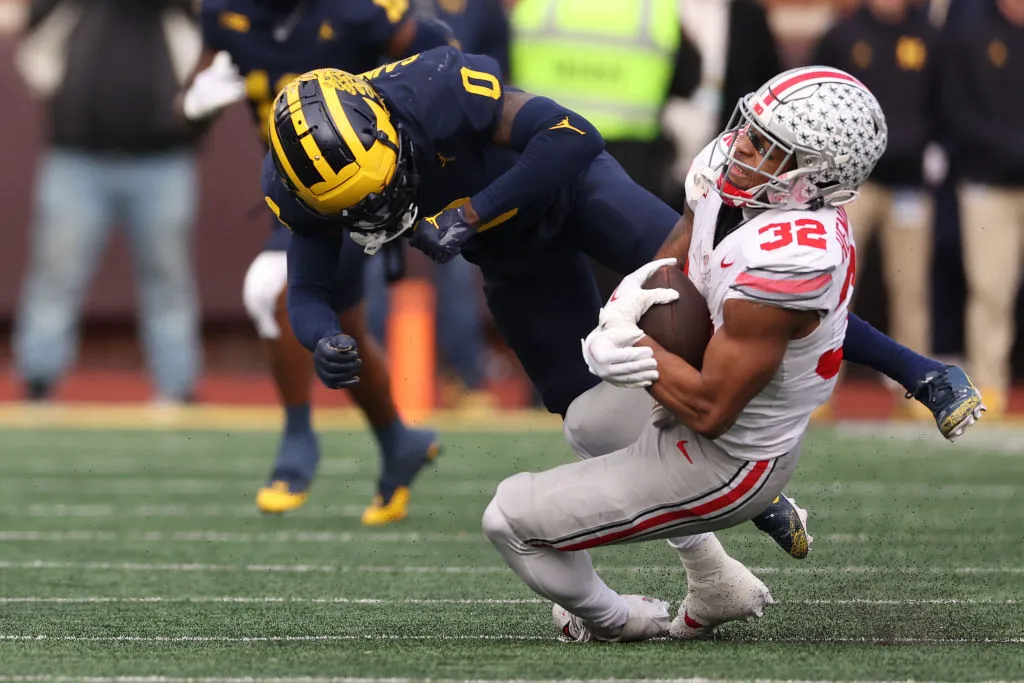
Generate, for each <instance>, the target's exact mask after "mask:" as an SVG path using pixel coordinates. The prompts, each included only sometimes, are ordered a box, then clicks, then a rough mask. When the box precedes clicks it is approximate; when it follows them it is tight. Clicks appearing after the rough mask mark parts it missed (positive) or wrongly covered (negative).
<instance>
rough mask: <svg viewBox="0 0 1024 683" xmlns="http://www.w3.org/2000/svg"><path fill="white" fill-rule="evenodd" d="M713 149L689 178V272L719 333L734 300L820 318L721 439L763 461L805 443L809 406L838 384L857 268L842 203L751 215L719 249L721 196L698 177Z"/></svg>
mask: <svg viewBox="0 0 1024 683" xmlns="http://www.w3.org/2000/svg"><path fill="white" fill-rule="evenodd" d="M712 144H714V143H712ZM708 153H710V145H709V146H708V148H706V149H705V150H704V152H702V153H701V154H700V155H698V157H697V159H695V160H694V165H693V167H691V169H690V174H689V176H688V177H687V192H688V203H689V204H690V206H691V208H692V209H693V212H694V218H693V237H692V239H691V241H690V251H689V254H688V259H687V274H688V275H689V277H690V279H691V280H692V281H693V283H694V284H695V285H696V286H697V289H698V290H699V291H700V293H701V294H703V295H704V298H705V299H706V300H707V303H708V310H709V311H710V312H711V317H712V319H713V321H714V324H715V330H718V328H719V327H721V326H722V324H723V310H724V307H725V302H726V301H728V300H729V299H746V300H748V301H754V302H757V303H761V304H768V305H772V306H780V307H782V308H792V309H797V310H810V311H818V312H819V313H820V315H821V322H820V324H819V325H818V327H817V328H816V329H815V330H814V332H812V333H811V334H810V335H808V336H807V337H804V338H803V339H796V340H791V341H790V342H789V346H788V348H787V349H786V353H785V356H784V357H783V360H782V365H781V366H780V367H779V370H778V372H776V373H775V376H774V377H773V378H772V380H771V381H770V382H769V383H768V385H767V386H766V387H765V388H764V389H763V390H762V391H761V393H759V394H758V395H757V396H755V397H754V398H753V399H752V400H751V401H750V403H748V404H747V406H746V407H745V408H744V409H743V412H742V413H740V416H739V419H737V420H736V423H735V424H734V425H733V426H732V427H731V428H730V429H729V431H727V432H726V433H725V434H723V435H722V436H720V437H719V438H718V439H716V440H715V443H716V444H717V445H719V446H720V447H722V448H723V449H724V450H725V451H726V452H727V453H729V454H730V455H731V456H733V457H735V458H742V459H745V460H765V459H768V458H774V457H776V456H780V455H783V454H784V453H787V452H789V451H790V450H791V449H792V448H794V447H795V446H796V445H797V444H798V442H799V441H800V439H801V437H802V436H803V433H804V431H805V430H806V428H807V423H808V422H809V420H810V417H811V413H812V412H813V411H814V410H815V409H817V408H818V407H819V406H821V405H822V404H823V403H824V402H825V401H827V400H828V398H829V397H830V396H831V394H832V391H833V389H834V388H835V385H836V376H837V375H838V373H839V365H840V362H841V361H842V349H843V340H844V338H845V336H846V317H847V305H848V303H849V301H850V296H851V295H852V293H853V279H854V274H855V268H856V254H855V248H854V243H853V236H852V233H851V232H850V228H849V223H848V221H847V218H846V211H845V210H844V209H842V208H841V207H840V208H832V207H825V208H822V209H819V210H817V211H806V210H780V209H771V210H767V211H761V212H758V213H754V214H753V215H752V217H750V218H749V220H747V221H746V222H745V223H742V224H741V225H740V226H739V227H737V228H735V229H734V230H733V231H732V232H730V233H729V234H728V235H726V236H725V237H724V238H723V239H722V241H721V242H720V243H719V244H718V246H715V244H714V239H715V227H716V224H717V220H718V215H719V211H720V210H721V209H722V206H723V201H722V198H721V196H719V195H718V194H717V193H716V192H714V191H713V190H710V189H707V190H706V191H704V192H702V188H707V185H706V184H705V185H703V186H702V185H701V184H700V183H699V182H697V180H698V179H697V178H696V177H695V174H696V173H698V172H699V169H700V168H701V167H700V166H699V164H701V163H705V164H706V160H707V155H708ZM691 192H693V193H695V194H690V193H691Z"/></svg>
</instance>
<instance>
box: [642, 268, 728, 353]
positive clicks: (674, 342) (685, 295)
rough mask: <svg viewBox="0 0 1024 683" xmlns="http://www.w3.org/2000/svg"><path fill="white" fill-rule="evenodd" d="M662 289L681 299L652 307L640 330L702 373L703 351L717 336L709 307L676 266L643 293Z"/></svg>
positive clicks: (661, 273)
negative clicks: (712, 336) (675, 294)
mask: <svg viewBox="0 0 1024 683" xmlns="http://www.w3.org/2000/svg"><path fill="white" fill-rule="evenodd" d="M660 288H666V289H674V290H676V291H677V292H679V298H678V299H676V300H675V301H672V302H670V303H667V304H655V305H654V306H651V307H650V308H649V309H648V310H647V312H646V313H644V314H643V316H642V317H641V318H640V322H639V326H640V329H641V330H643V331H644V334H646V335H647V336H649V337H650V338H651V339H653V340H654V341H656V342H658V343H659V344H661V345H662V346H663V347H664V348H665V350H666V351H669V352H671V353H674V354H675V355H677V356H679V357H681V358H682V359H683V360H685V361H686V362H687V363H689V364H690V365H692V366H693V367H695V368H697V369H698V370H700V368H701V365H703V363H704V349H706V348H707V345H708V342H710V341H711V335H713V334H714V332H715V326H714V324H713V323H712V322H711V313H710V312H709V311H708V304H707V302H706V301H704V297H703V296H701V294H700V292H698V291H697V288H696V287H695V286H694V284H693V283H692V282H691V281H690V278H688V277H687V276H686V274H685V273H684V272H683V271H681V270H680V269H679V268H676V267H675V266H664V267H662V268H659V269H658V270H656V271H655V272H654V273H653V274H652V275H651V277H650V278H648V279H647V282H646V283H644V289H660Z"/></svg>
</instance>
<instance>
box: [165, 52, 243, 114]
mask: <svg viewBox="0 0 1024 683" xmlns="http://www.w3.org/2000/svg"><path fill="white" fill-rule="evenodd" d="M245 94H246V90H245V81H244V80H243V79H242V77H241V76H240V75H239V73H238V67H237V66H235V64H234V62H232V61H231V55H229V54H228V53H227V52H224V51H223V50H221V51H220V52H218V53H217V54H216V56H214V58H213V62H211V63H210V66H208V67H206V68H205V69H203V70H202V71H200V72H199V73H197V74H196V77H195V79H193V81H192V85H191V86H190V87H189V89H188V90H187V91H186V92H185V97H184V98H183V99H182V102H181V110H182V113H184V114H185V118H187V119H188V120H189V121H199V120H202V119H205V118H206V117H208V116H210V115H212V114H215V113H217V112H218V111H220V110H221V109H223V108H224V107H226V106H228V105H229V104H234V103H235V102H239V101H241V100H243V99H245Z"/></svg>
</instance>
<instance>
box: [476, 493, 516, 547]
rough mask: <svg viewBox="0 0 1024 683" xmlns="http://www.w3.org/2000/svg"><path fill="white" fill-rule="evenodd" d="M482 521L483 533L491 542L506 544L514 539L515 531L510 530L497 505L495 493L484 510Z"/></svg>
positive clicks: (506, 519) (503, 514) (510, 527)
mask: <svg viewBox="0 0 1024 683" xmlns="http://www.w3.org/2000/svg"><path fill="white" fill-rule="evenodd" d="M482 523H483V528H484V535H486V536H487V538H489V539H490V541H491V543H494V544H496V545H498V544H504V545H508V544H509V542H511V541H513V540H515V537H516V535H515V532H514V531H512V526H511V525H510V524H509V523H508V518H507V517H505V513H504V512H502V511H501V506H500V505H498V496H497V494H495V496H494V498H492V499H491V502H490V504H489V505H488V506H487V509H485V510H484V516H483V520H482Z"/></svg>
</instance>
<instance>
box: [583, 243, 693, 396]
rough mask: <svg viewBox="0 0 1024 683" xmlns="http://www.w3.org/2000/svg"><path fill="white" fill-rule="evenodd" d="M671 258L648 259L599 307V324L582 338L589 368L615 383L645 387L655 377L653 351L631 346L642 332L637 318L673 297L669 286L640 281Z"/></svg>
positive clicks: (668, 262)
mask: <svg viewBox="0 0 1024 683" xmlns="http://www.w3.org/2000/svg"><path fill="white" fill-rule="evenodd" d="M675 263H676V260H675V259H661V260H660V261H654V262H653V263H648V264H646V265H644V266H642V267H640V268H639V269H637V270H636V271H635V272H633V273H630V274H629V275H627V276H626V277H624V278H623V279H622V282H621V283H619V286H618V287H617V288H616V289H615V292H614V293H612V296H611V298H610V299H608V303H607V304H605V306H604V308H602V309H601V315H600V319H599V320H600V324H599V325H598V326H597V328H595V329H594V330H593V331H592V332H591V333H590V334H589V335H587V338H586V339H584V340H583V360H584V361H585V362H586V364H587V367H588V368H589V369H590V372H591V373H592V374H594V375H597V376H598V377H600V378H601V379H602V380H604V381H605V382H608V383H609V384H614V385H615V386H619V387H628V388H635V387H648V386H650V385H651V384H652V383H654V382H655V381H657V379H658V364H657V361H655V360H654V351H652V350H651V349H650V348H649V347H646V346H633V344H635V343H636V342H638V341H639V340H640V339H641V338H642V337H643V336H644V333H643V331H642V330H641V329H640V328H639V327H638V326H637V321H639V320H640V318H641V316H643V314H644V313H645V312H646V311H647V310H648V309H649V308H650V307H651V306H654V305H656V304H665V303H668V302H670V301H674V300H675V299H676V298H677V297H678V296H679V294H678V293H677V292H675V291H673V290H671V289H649V288H645V286H644V284H645V283H646V282H647V279H648V277H650V275H651V274H652V273H654V272H655V271H657V270H658V269H659V268H662V267H665V266H668V267H674V266H675Z"/></svg>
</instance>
